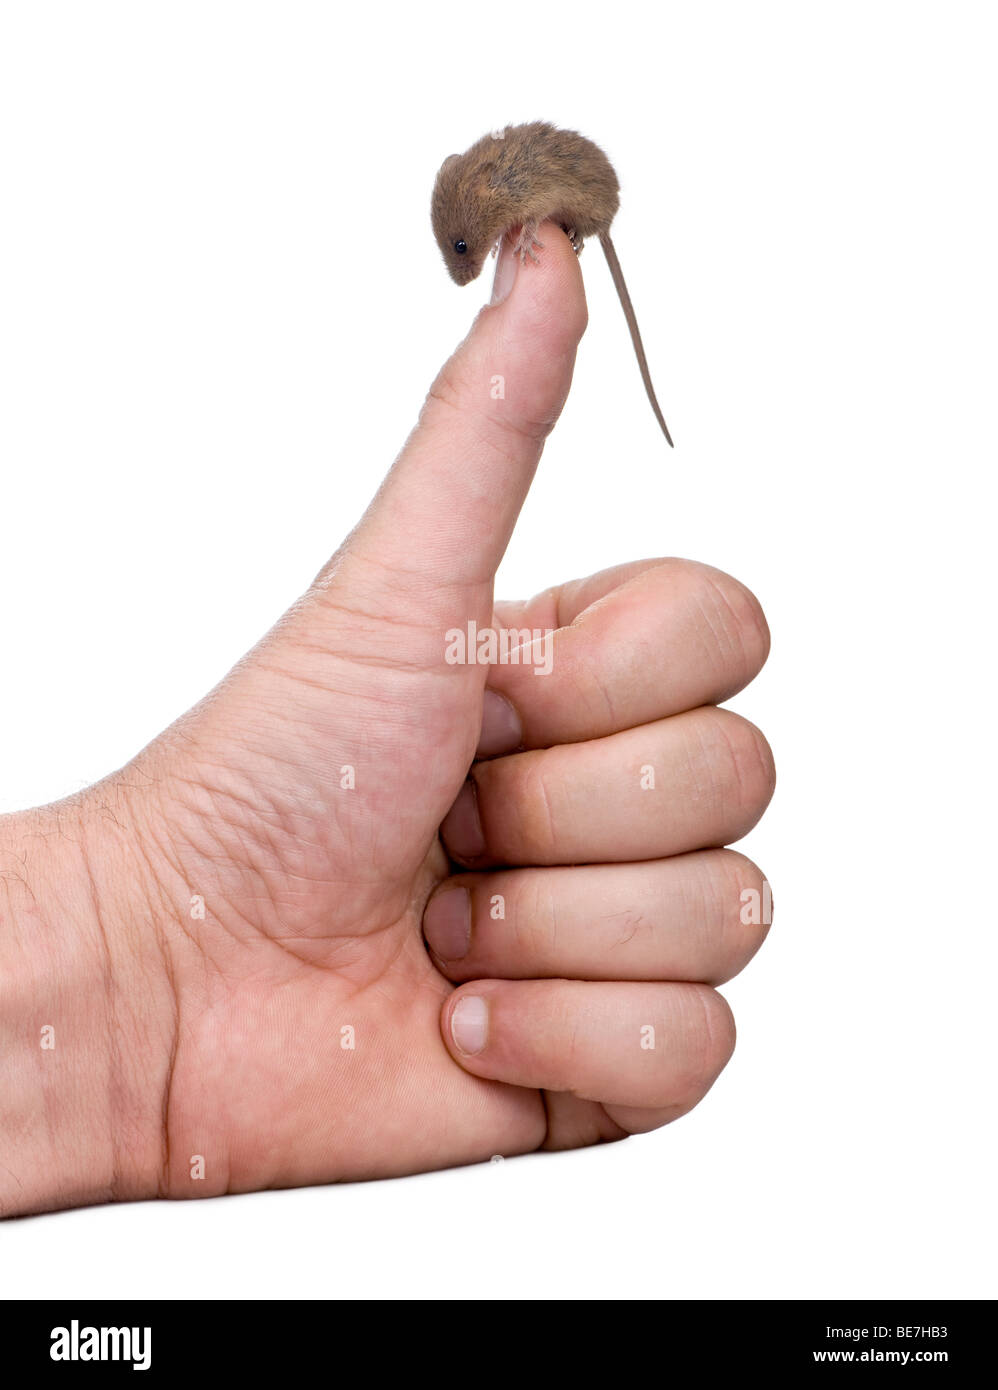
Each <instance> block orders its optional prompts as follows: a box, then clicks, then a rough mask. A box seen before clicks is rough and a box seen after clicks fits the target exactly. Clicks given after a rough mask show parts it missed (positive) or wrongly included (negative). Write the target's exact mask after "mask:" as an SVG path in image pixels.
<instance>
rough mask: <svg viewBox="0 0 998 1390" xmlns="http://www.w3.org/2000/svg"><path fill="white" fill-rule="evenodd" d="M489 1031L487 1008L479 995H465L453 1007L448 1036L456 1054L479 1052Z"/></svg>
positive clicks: (467, 1054) (468, 1054)
mask: <svg viewBox="0 0 998 1390" xmlns="http://www.w3.org/2000/svg"><path fill="white" fill-rule="evenodd" d="M488 1031H489V1006H488V1004H486V1002H485V1000H484V999H483V998H482V997H481V995H480V994H465V995H462V997H461V998H460V999H459V1000H458V1001H457V1003H456V1004H455V1005H454V1009H453V1012H452V1013H451V1016H450V1035H451V1037H452V1038H453V1039H454V1046H455V1047H456V1048H457V1050H458V1052H463V1053H464V1054H465V1055H466V1056H470V1055H472V1054H474V1053H476V1052H481V1050H482V1048H483V1047H484V1046H485V1039H486V1036H487V1034H488Z"/></svg>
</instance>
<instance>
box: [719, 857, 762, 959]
mask: <svg viewBox="0 0 998 1390" xmlns="http://www.w3.org/2000/svg"><path fill="white" fill-rule="evenodd" d="M713 892H714V898H713V913H714V918H713V920H714V921H715V922H716V923H717V924H718V927H719V931H718V937H719V941H718V951H717V969H716V971H715V974H714V976H713V979H712V983H714V984H723V983H724V981H725V980H730V979H731V977H732V976H733V975H737V974H738V972H739V971H740V970H741V969H742V968H743V967H744V966H745V965H747V964H748V962H749V961H750V960H751V959H752V957H753V956H754V955H755V953H756V951H757V950H758V949H759V947H760V946H761V945H762V943H763V941H764V940H765V938H766V934H767V932H768V931H769V922H770V917H769V913H768V911H767V908H768V904H769V896H768V884H767V882H766V877H765V875H764V874H763V872H762V870H761V869H760V868H759V866H758V865H757V864H755V863H753V861H752V860H751V859H748V858H746V856H745V855H744V854H739V853H738V851H737V850H733V849H724V850H720V851H719V852H718V862H717V872H716V874H715V875H714V877H713Z"/></svg>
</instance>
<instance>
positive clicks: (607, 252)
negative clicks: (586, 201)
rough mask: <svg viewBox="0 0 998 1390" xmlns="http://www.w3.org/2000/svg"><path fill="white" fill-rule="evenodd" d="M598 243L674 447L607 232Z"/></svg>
mask: <svg viewBox="0 0 998 1390" xmlns="http://www.w3.org/2000/svg"><path fill="white" fill-rule="evenodd" d="M599 239H600V245H601V246H602V247H603V254H604V256H605V257H606V263H607V265H608V266H609V267H610V274H611V275H612V276H613V283H614V285H615V286H616V289H617V295H618V296H619V298H620V307H621V308H622V309H623V311H624V318H625V319H626V320H627V327H628V328H629V329H630V330H631V342H632V343H633V344H634V355H635V357H637V359H638V367H639V368H640V370H641V380H642V381H643V382H644V384H645V390H646V391H647V393H648V399H649V401H650V402H651V408H652V410H653V411H654V412H655V419H656V420H657V421H658V423H659V424H660V425H661V426H662V433H663V434H664V435H665V437H666V439H667V440H668V442H669V448H670V449H672V448H674V447H675V446H674V444H673V442H672V435H671V434H670V433H669V426H668V425H667V424H666V423H665V416H664V415H663V414H662V411H661V408H660V406H659V403H658V399H657V397H656V395H655V388H654V386H653V385H652V384H651V372H649V370H648V359H647V358H646V357H645V350H644V346H643V344H642V342H641V334H640V333H639V332H638V321H637V319H636V318H635V316H634V305H633V304H632V303H631V296H630V295H629V294H628V293H627V286H626V284H625V283H624V272H623V271H622V270H621V268H620V262H619V261H618V260H617V253H616V251H615V250H614V249H613V242H612V241H611V240H610V236H609V233H608V232H600V234H599Z"/></svg>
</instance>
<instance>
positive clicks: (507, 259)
mask: <svg viewBox="0 0 998 1390" xmlns="http://www.w3.org/2000/svg"><path fill="white" fill-rule="evenodd" d="M518 259H519V258H518V257H517V254H516V252H515V251H514V250H513V248H512V246H510V244H509V238H508V237H507V236H503V238H502V240H501V241H500V243H499V259H498V261H497V262H496V273H495V276H494V277H493V280H492V299H491V303H493V304H501V303H502V302H503V300H504V299H508V298H509V292H510V290H511V289H512V288H513V282H514V281H515V279H516V266H517V261H518Z"/></svg>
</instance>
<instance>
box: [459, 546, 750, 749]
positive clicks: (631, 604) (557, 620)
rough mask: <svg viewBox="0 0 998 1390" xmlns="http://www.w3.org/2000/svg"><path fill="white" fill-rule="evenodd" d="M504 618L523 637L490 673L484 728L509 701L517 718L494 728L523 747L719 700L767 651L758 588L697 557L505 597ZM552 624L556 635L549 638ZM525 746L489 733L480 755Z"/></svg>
mask: <svg viewBox="0 0 998 1390" xmlns="http://www.w3.org/2000/svg"><path fill="white" fill-rule="evenodd" d="M496 618H497V622H499V623H501V624H503V626H504V627H505V628H506V629H507V630H510V631H511V632H513V633H515V634H516V635H515V637H510V638H508V639H507V642H506V644H505V648H504V650H505V651H506V653H507V654H508V656H509V658H510V659H509V660H506V661H500V662H498V663H497V664H495V665H493V666H491V667H490V668H489V676H488V687H487V691H486V726H485V729H486V731H487V730H488V724H489V720H490V719H491V718H494V717H495V713H496V705H495V703H494V701H495V699H496V697H501V700H500V703H502V704H504V705H505V706H506V710H507V711H508V709H509V707H512V710H513V711H514V712H515V717H513V718H512V719H511V718H510V717H509V715H508V712H507V713H505V714H504V717H503V718H502V719H498V720H497V721H496V725H495V727H497V728H501V729H503V730H508V729H509V728H510V727H511V726H515V727H518V730H519V735H520V737H519V745H518V746H520V747H523V748H547V747H550V746H552V745H553V744H558V743H578V742H582V741H584V740H588V739H595V738H603V737H605V736H606V735H608V734H614V733H620V732H622V731H623V730H625V729H631V728H635V727H637V726H638V725H640V724H648V723H652V722H653V721H655V720H657V719H664V718H666V717H668V716H669V715H672V714H680V713H683V712H684V711H686V710H692V709H696V708H698V707H699V706H700V705H713V704H720V703H721V702H722V701H723V700H727V699H730V698H731V696H732V695H734V694H736V693H737V692H738V691H739V690H741V689H742V688H743V687H744V686H746V685H747V684H748V683H749V682H750V681H751V680H752V679H753V678H754V677H755V676H756V675H758V673H759V671H760V670H761V669H762V666H763V665H764V663H765V661H766V657H767V656H768V654H769V628H768V625H767V623H766V619H765V616H764V614H763V611H762V608H761V606H760V604H759V601H758V599H756V597H755V595H754V594H752V593H751V591H750V590H748V589H747V588H746V587H745V585H744V584H740V583H739V582H738V580H737V579H733V578H732V577H731V576H730V575H728V574H724V573H723V572H722V571H721V570H716V569H713V568H712V567H711V566H710V565H701V564H697V563H695V562H694V561H692V560H679V559H667V560H651V561H648V560H646V561H639V562H637V563H635V564H631V565H621V566H618V567H616V568H614V569H610V570H605V571H604V572H603V573H602V574H597V575H592V576H590V577H589V578H588V579H585V580H581V581H577V582H575V583H573V584H569V585H564V586H562V587H561V588H557V589H549V590H547V591H546V592H545V593H543V594H540V595H538V596H537V598H535V599H531V600H528V601H526V602H515V603H504V604H497V605H496ZM546 631H550V632H551V636H550V637H549V638H542V637H540V636H539V634H542V633H544V632H546ZM514 658H515V659H514ZM489 692H492V694H491V696H490V695H489ZM515 746H517V745H515V744H513V745H511V743H510V739H509V738H508V737H507V738H506V740H505V746H502V743H501V740H500V741H499V742H496V741H490V739H489V737H488V734H487V732H483V739H482V743H481V744H480V747H479V752H480V756H491V755H493V754H495V753H499V752H504V753H505V752H510V751H512V748H513V747H515Z"/></svg>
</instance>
